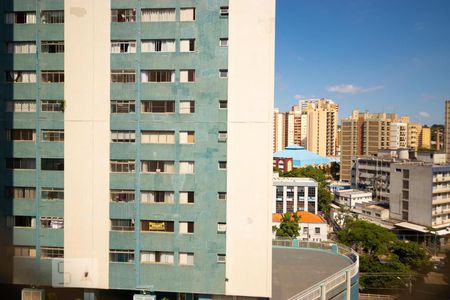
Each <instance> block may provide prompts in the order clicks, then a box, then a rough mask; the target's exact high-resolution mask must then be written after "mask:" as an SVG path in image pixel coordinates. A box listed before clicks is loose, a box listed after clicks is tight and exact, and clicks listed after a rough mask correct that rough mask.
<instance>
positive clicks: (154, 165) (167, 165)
mask: <svg viewBox="0 0 450 300" xmlns="http://www.w3.org/2000/svg"><path fill="white" fill-rule="evenodd" d="M141 172H142V173H167V174H173V173H174V172H175V166H174V162H173V161H168V160H143V161H141Z"/></svg>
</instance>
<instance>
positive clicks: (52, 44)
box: [41, 41, 64, 53]
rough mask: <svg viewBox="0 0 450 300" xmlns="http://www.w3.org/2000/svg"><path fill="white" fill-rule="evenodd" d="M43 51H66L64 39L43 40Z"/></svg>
mask: <svg viewBox="0 0 450 300" xmlns="http://www.w3.org/2000/svg"><path fill="white" fill-rule="evenodd" d="M41 52H42V53H64V41H42V42H41Z"/></svg>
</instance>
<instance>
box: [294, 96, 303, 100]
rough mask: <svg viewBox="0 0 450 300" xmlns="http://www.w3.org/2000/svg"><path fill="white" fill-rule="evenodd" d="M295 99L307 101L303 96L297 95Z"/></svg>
mask: <svg viewBox="0 0 450 300" xmlns="http://www.w3.org/2000/svg"><path fill="white" fill-rule="evenodd" d="M294 99H297V100H301V99H305V97H303V96H302V95H295V96H294Z"/></svg>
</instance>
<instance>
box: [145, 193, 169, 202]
mask: <svg viewBox="0 0 450 300" xmlns="http://www.w3.org/2000/svg"><path fill="white" fill-rule="evenodd" d="M141 202H142V203H166V204H172V203H173V202H174V192H167V191H142V192H141Z"/></svg>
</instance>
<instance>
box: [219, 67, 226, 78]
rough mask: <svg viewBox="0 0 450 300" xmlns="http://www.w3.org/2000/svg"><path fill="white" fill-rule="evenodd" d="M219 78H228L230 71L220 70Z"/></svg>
mask: <svg viewBox="0 0 450 300" xmlns="http://www.w3.org/2000/svg"><path fill="white" fill-rule="evenodd" d="M219 77H220V78H228V70H227V69H220V70H219Z"/></svg>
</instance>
